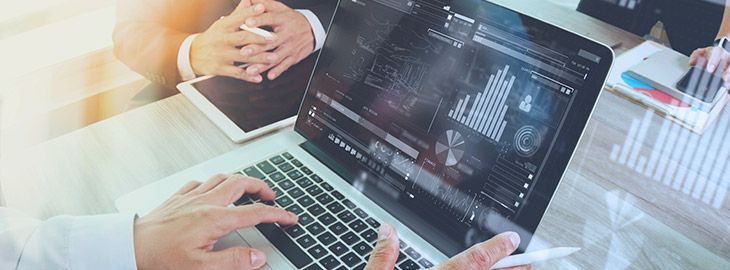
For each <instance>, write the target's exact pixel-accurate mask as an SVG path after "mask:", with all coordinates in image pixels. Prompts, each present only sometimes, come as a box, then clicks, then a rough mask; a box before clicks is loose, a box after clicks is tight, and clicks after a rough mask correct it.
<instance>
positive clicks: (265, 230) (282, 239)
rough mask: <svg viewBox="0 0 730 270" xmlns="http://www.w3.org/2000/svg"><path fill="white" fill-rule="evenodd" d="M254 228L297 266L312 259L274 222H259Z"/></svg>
mask: <svg viewBox="0 0 730 270" xmlns="http://www.w3.org/2000/svg"><path fill="white" fill-rule="evenodd" d="M256 228H257V229H258V230H259V231H260V232H261V233H262V234H263V235H264V236H265V237H266V239H268V240H269V242H271V243H272V244H274V246H275V247H276V248H277V249H279V250H280V251H281V253H283V254H284V256H286V258H287V259H289V261H291V262H292V264H294V266H296V267H297V268H303V267H305V266H307V265H308V264H310V263H311V262H312V261H313V260H312V258H310V257H309V256H308V255H307V254H306V253H305V252H304V250H302V249H300V248H299V246H297V244H296V243H294V241H293V240H291V239H290V238H289V237H288V236H287V235H286V234H284V232H283V231H281V230H280V229H279V227H277V226H276V225H274V224H259V225H256Z"/></svg>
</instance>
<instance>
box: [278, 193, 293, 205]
mask: <svg viewBox="0 0 730 270" xmlns="http://www.w3.org/2000/svg"><path fill="white" fill-rule="evenodd" d="M276 203H277V204H279V206H281V207H287V206H289V205H291V204H292V203H294V201H292V200H291V198H289V196H286V195H284V196H281V197H279V198H278V199H276Z"/></svg>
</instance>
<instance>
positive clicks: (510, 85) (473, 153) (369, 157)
mask: <svg viewBox="0 0 730 270" xmlns="http://www.w3.org/2000/svg"><path fill="white" fill-rule="evenodd" d="M457 2H459V4H458V5H457V4H452V5H451V6H449V5H447V2H446V1H438V0H431V1H422V0H346V1H345V0H342V1H340V4H339V7H338V9H337V12H336V14H335V17H334V19H333V22H332V25H331V28H330V32H329V34H328V38H327V40H326V42H325V45H324V48H323V49H322V52H321V55H320V57H319V60H318V63H317V65H316V68H315V70H314V73H313V75H312V79H311V81H310V85H309V87H308V90H307V93H306V95H305V99H304V101H303V104H302V107H301V109H300V112H299V118H298V120H297V124H296V129H297V131H298V132H300V133H301V134H302V135H304V136H305V137H306V138H308V142H307V143H305V144H304V145H303V147H304V148H305V149H307V150H308V151H310V153H312V154H313V155H314V156H315V157H317V158H318V159H320V160H321V161H322V162H324V163H325V164H327V165H328V166H329V167H330V168H332V169H333V170H334V171H336V172H337V173H339V174H340V175H341V176H343V178H345V179H346V180H347V181H349V182H350V183H351V184H352V185H353V186H354V187H355V188H357V189H358V190H360V191H361V192H363V193H364V194H365V195H367V196H369V197H370V198H371V199H372V200H373V201H375V202H376V203H378V204H379V205H380V206H382V207H383V208H384V209H386V210H387V211H389V212H390V213H391V214H393V215H394V216H396V217H398V218H399V220H400V221H402V222H403V223H404V224H405V225H407V226H409V228H411V229H412V230H414V231H415V232H416V233H418V234H419V235H420V236H422V237H423V238H424V239H426V240H427V241H429V242H430V243H432V244H433V245H434V246H435V247H437V248H438V249H439V250H441V251H442V252H444V253H445V254H447V255H453V254H456V253H458V252H460V251H462V250H464V249H465V248H467V247H469V246H471V245H472V244H474V243H477V242H480V241H483V240H486V239H488V238H490V237H492V236H493V235H495V234H497V233H500V232H503V231H505V230H513V231H517V232H518V233H520V236H521V237H522V238H523V244H522V245H521V246H520V250H521V251H523V250H524V248H525V247H526V245H527V243H528V242H529V239H530V237H531V236H532V233H534V231H535V229H536V228H537V225H538V223H539V222H540V219H541V218H542V215H543V214H544V212H545V209H546V208H547V205H548V203H549V201H550V198H551V197H552V195H553V193H554V191H555V189H556V188H557V184H558V182H559V180H560V178H561V177H562V175H563V173H564V171H565V169H566V167H567V164H568V161H569V159H570V156H571V155H572V153H573V150H574V149H575V146H576V144H577V142H578V139H579V138H580V135H581V133H582V131H583V129H584V128H585V125H586V122H587V120H588V117H589V115H590V113H591V112H592V109H593V106H594V105H595V102H596V100H597V97H598V94H599V92H600V90H601V88H602V86H603V83H604V80H605V77H606V75H607V73H608V69H609V68H610V65H611V62H612V59H613V56H612V53H611V51H610V49H608V48H606V47H605V46H601V45H599V44H597V43H595V42H591V41H588V40H586V39H584V38H581V37H579V36H577V35H574V34H572V33H569V32H566V31H564V30H560V29H558V28H556V27H553V26H550V25H547V24H544V23H542V22H539V21H537V20H534V19H532V18H529V17H526V16H523V15H520V14H518V13H515V12H513V11H510V10H508V9H505V8H502V7H500V6H497V5H495V4H491V3H487V2H483V1H478V0H473V1H470V0H466V1H457Z"/></svg>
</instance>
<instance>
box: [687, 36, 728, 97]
mask: <svg viewBox="0 0 730 270" xmlns="http://www.w3.org/2000/svg"><path fill="white" fill-rule="evenodd" d="M689 64H690V65H691V66H700V67H704V68H705V69H706V70H707V71H708V72H710V73H715V72H718V73H719V74H721V75H720V76H721V77H722V79H723V80H724V81H725V87H728V88H730V53H729V52H728V51H726V50H724V49H723V48H720V47H714V46H713V47H707V48H700V49H697V50H695V51H694V52H692V55H691V56H690V60H689Z"/></svg>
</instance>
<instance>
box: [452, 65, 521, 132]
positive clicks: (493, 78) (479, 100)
mask: <svg viewBox="0 0 730 270" xmlns="http://www.w3.org/2000/svg"><path fill="white" fill-rule="evenodd" d="M509 68H510V67H509V65H506V66H505V67H504V68H503V69H500V70H498V71H497V74H492V75H490V76H489V81H488V82H487V85H486V86H485V87H484V90H483V91H482V92H480V93H477V95H476V96H472V95H466V96H465V97H464V98H463V99H459V101H458V102H457V103H456V107H454V108H453V109H451V110H450V111H449V118H451V119H453V120H454V121H456V122H458V123H461V124H463V125H466V126H468V127H469V128H470V129H472V130H474V131H476V132H477V133H480V134H482V135H484V136H487V137H489V138H490V139H492V140H495V141H497V142H499V140H500V139H501V138H502V133H503V132H504V128H505V127H506V126H507V121H505V120H504V116H505V114H506V113H507V109H509V106H507V105H505V103H506V102H507V96H509V94H510V92H511V91H512V87H513V86H514V83H515V79H516V78H515V76H513V75H509V76H508V74H509ZM470 102H471V103H470ZM467 107H469V110H466V108H467Z"/></svg>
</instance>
